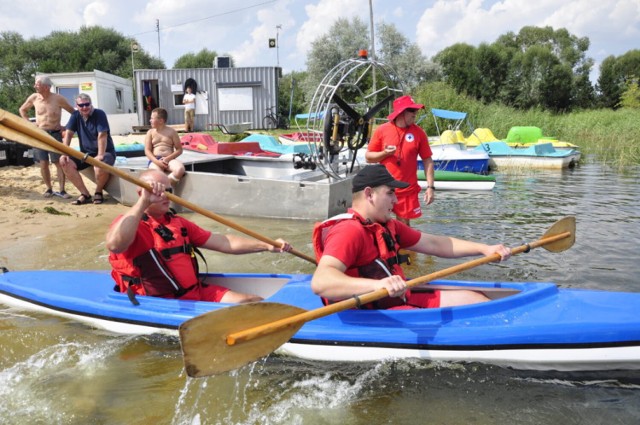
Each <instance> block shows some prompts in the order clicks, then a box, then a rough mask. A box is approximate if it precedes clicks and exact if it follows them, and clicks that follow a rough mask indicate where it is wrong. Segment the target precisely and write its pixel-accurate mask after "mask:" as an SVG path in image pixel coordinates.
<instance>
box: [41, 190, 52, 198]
mask: <svg viewBox="0 0 640 425" xmlns="http://www.w3.org/2000/svg"><path fill="white" fill-rule="evenodd" d="M42 196H44V197H45V198H51V197H52V196H53V190H51V189H47V191H46V192H45V193H43V194H42Z"/></svg>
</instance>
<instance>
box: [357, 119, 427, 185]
mask: <svg viewBox="0 0 640 425" xmlns="http://www.w3.org/2000/svg"><path fill="white" fill-rule="evenodd" d="M385 146H395V147H396V152H395V154H394V155H392V156H388V157H386V158H385V159H383V160H382V161H380V163H381V164H382V165H384V166H385V167H387V170H389V172H390V173H391V175H392V176H393V177H394V178H395V179H396V180H400V181H403V182H407V183H409V184H410V186H409V187H407V188H405V189H396V193H397V194H398V195H399V196H402V195H406V194H409V193H418V192H420V186H419V185H418V174H417V173H418V155H419V156H420V158H421V159H422V160H423V161H424V160H425V159H427V158H431V155H432V152H431V147H430V146H429V139H428V138H427V134H426V133H425V132H424V130H423V129H422V128H420V127H419V126H417V125H415V124H412V125H410V126H409V127H407V128H400V127H398V126H397V125H396V124H395V123H394V122H393V121H390V122H386V123H384V124H382V125H381V126H380V127H378V128H377V129H376V131H375V132H374V133H373V136H372V137H371V140H370V141H369V146H368V148H367V150H369V151H370V152H382V151H384V148H385Z"/></svg>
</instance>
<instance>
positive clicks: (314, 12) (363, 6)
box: [296, 0, 369, 57]
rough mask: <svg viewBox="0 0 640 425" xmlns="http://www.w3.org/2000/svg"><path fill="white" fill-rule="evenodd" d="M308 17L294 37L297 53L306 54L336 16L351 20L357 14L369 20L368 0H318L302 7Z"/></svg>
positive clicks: (327, 29)
mask: <svg viewBox="0 0 640 425" xmlns="http://www.w3.org/2000/svg"><path fill="white" fill-rule="evenodd" d="M304 10H305V12H306V15H307V17H308V19H307V20H306V21H305V22H304V23H303V24H302V25H301V26H300V30H299V31H298V34H297V37H296V51H297V54H299V55H303V56H304V57H306V56H307V53H308V52H309V49H310V48H311V43H312V42H313V41H315V40H316V39H318V38H319V37H322V36H323V35H325V34H326V33H327V31H329V28H331V26H332V25H333V23H334V22H335V21H337V20H338V18H345V19H349V20H351V18H352V17H354V16H358V17H360V18H361V19H362V20H364V21H365V22H369V2H368V0H350V1H344V0H319V1H318V2H317V3H316V4H307V5H306V6H305V7H304Z"/></svg>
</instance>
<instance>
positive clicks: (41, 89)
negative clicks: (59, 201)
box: [20, 76, 74, 199]
mask: <svg viewBox="0 0 640 425" xmlns="http://www.w3.org/2000/svg"><path fill="white" fill-rule="evenodd" d="M33 88H34V89H35V90H36V92H35V93H34V94H32V95H31V96H29V97H28V98H27V100H26V101H25V102H24V103H23V104H22V106H21V107H20V116H21V117H22V118H24V119H25V120H27V121H28V120H29V115H28V112H29V110H30V109H31V108H34V109H35V112H36V125H37V126H38V127H40V128H41V129H42V130H44V131H46V132H47V133H49V134H50V135H51V137H53V138H54V139H56V140H57V141H59V142H62V132H61V129H62V126H61V125H60V118H61V116H62V110H63V109H64V110H65V111H67V112H69V113H70V114H72V113H73V112H74V111H73V107H72V106H71V105H70V104H69V102H67V99H65V98H64V96H61V95H59V94H57V93H52V92H51V80H50V79H49V77H45V76H38V77H36V82H35V84H34V86H33ZM33 152H34V154H33V159H34V160H35V161H36V162H38V164H39V165H40V174H41V175H42V181H43V182H44V184H45V186H46V187H47V189H46V191H45V192H44V194H43V196H44V197H45V198H49V197H51V196H52V195H57V196H60V197H62V198H65V199H68V198H70V197H71V196H70V195H68V194H67V192H65V190H64V184H65V178H64V177H65V176H64V171H62V167H61V166H60V155H59V154H57V153H53V152H49V151H45V150H43V149H37V148H35V149H34V151H33ZM49 160H51V162H53V163H54V164H55V166H56V169H57V173H58V184H59V185H60V191H59V192H54V191H53V185H52V183H51V172H50V171H49Z"/></svg>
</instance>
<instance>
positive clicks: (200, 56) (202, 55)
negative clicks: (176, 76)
mask: <svg viewBox="0 0 640 425" xmlns="http://www.w3.org/2000/svg"><path fill="white" fill-rule="evenodd" d="M217 56H220V55H218V53H217V52H216V51H215V50H209V49H202V50H200V51H199V52H198V53H187V54H184V55H182V56H180V57H179V58H178V59H176V62H175V64H174V65H173V69H191V68H213V65H214V61H215V59H216V57H217ZM225 56H230V55H225ZM230 57H231V56H230ZM230 62H231V66H232V67H233V66H234V64H233V58H232V57H231V60H230Z"/></svg>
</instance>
